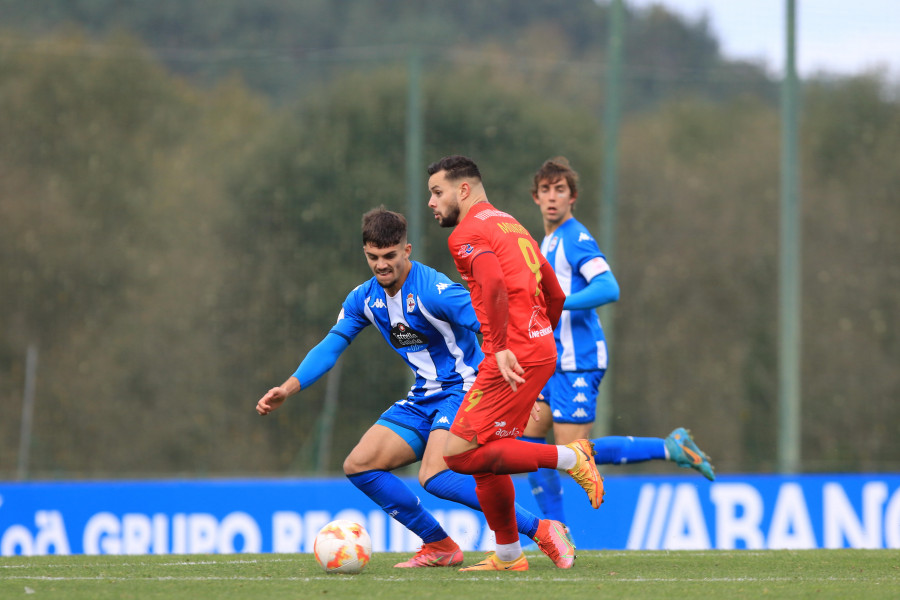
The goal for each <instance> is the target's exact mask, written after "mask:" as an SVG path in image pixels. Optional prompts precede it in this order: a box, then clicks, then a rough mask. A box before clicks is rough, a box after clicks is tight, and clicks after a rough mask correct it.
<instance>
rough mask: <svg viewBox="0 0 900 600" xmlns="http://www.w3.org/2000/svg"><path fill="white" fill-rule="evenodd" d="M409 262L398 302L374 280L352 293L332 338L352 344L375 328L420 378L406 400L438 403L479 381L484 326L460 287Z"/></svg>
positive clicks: (466, 294) (419, 264) (420, 265)
mask: <svg viewBox="0 0 900 600" xmlns="http://www.w3.org/2000/svg"><path fill="white" fill-rule="evenodd" d="M411 262H412V268H411V269H410V271H409V275H407V277H406V281H405V282H404V283H403V286H402V288H401V289H400V291H399V292H397V294H396V296H394V297H389V296H388V295H387V293H386V292H385V290H384V288H383V287H381V286H380V285H379V284H378V281H377V280H376V279H375V278H374V277H373V278H372V279H370V280H369V281H367V282H366V283H363V284H361V285H359V286H357V288H356V289H354V290H353V291H352V292H350V294H348V296H347V299H346V300H345V301H344V304H343V306H342V308H341V313H340V315H339V316H338V321H337V323H335V325H334V327H332V328H331V332H330V333H336V334H337V335H340V336H342V337H344V338H345V339H346V340H347V341H348V342H350V341H352V340H353V339H354V338H355V337H356V335H357V334H358V333H359V332H360V331H362V330H363V329H365V328H366V326H368V325H374V326H375V327H376V328H378V331H379V332H381V335H382V336H383V337H384V339H385V341H387V343H388V344H389V345H390V346H391V347H392V348H393V349H394V351H395V352H396V353H397V354H399V355H400V357H401V358H402V359H403V360H405V361H406V364H408V365H409V368H410V369H412V370H413V373H414V374H415V376H416V380H415V383H414V384H413V386H412V387H411V388H410V390H409V393H408V394H407V399H408V400H410V401H413V402H416V403H417V404H421V403H424V402H438V401H440V400H443V399H444V398H445V397H446V394H444V393H442V392H443V391H445V390H451V389H455V390H457V391H458V389H459V388H460V386H461V387H462V389H463V390H468V389H469V388H470V387H471V386H472V383H473V382H474V381H475V375H476V374H477V372H478V365H479V364H481V361H482V359H483V358H484V354H483V353H482V352H481V346H480V345H479V344H478V337H477V335H476V332H478V330H479V329H480V327H481V326H480V324H479V322H478V319H477V317H476V316H475V311H474V309H473V308H472V301H471V299H470V298H469V292H468V291H467V290H466V289H465V288H464V287H463V286H462V285H460V284H458V283H454V282H453V281H451V280H450V279H449V278H448V277H447V276H446V275H444V274H443V273H440V272H438V271H435V270H434V269H432V268H431V267H428V266H426V265H423V264H422V263H419V262H416V261H411Z"/></svg>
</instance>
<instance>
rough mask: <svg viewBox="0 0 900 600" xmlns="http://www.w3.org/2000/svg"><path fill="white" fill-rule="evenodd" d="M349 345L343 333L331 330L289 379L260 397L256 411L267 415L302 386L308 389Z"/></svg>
mask: <svg viewBox="0 0 900 600" xmlns="http://www.w3.org/2000/svg"><path fill="white" fill-rule="evenodd" d="M349 345H350V342H349V340H347V339H346V338H344V337H343V336H342V335H338V334H336V333H331V332H329V333H328V335H326V336H325V339H324V340H322V341H321V342H319V343H318V344H317V345H316V346H315V347H314V348H313V349H312V350H310V351H309V354H307V355H306V358H304V359H303V361H302V362H301V363H300V366H299V367H297V370H296V371H295V372H294V374H293V375H292V376H290V377H288V380H287V381H285V382H284V383H282V384H281V385H280V386H279V387H274V388H272V389H270V390H269V391H268V392H266V394H265V395H264V396H263V397H262V398H260V399H259V402H257V403H256V412H258V413H259V414H260V415H263V416H265V415H267V414H269V413H270V412H272V411H273V410H275V409H276V408H278V407H279V406H281V405H282V404H284V401H285V400H286V399H287V397H288V396H290V395H291V394H296V393H297V392H299V391H300V389H301V388H302V389H306V388H308V387H309V386H311V385H312V384H313V383H314V382H315V381H317V380H318V379H319V378H320V377H321V376H322V375H324V374H325V373H327V372H328V370H329V369H331V367H333V366H334V364H335V363H336V362H337V359H338V357H339V356H340V355H341V353H342V352H343V351H344V350H346V349H347V346H349Z"/></svg>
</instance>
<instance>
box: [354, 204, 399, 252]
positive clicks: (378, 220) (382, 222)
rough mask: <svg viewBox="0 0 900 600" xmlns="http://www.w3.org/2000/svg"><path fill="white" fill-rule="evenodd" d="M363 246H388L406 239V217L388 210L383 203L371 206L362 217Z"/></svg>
mask: <svg viewBox="0 0 900 600" xmlns="http://www.w3.org/2000/svg"><path fill="white" fill-rule="evenodd" d="M362 238H363V246H365V245H366V244H371V245H373V246H375V247H376V248H389V247H391V246H396V245H397V244H400V243H403V242H405V241H406V217H404V216H403V215H401V214H400V213H398V212H394V211H392V210H388V209H386V208H385V207H384V204H382V205H381V206H379V207H378V208H373V209H372V210H370V211H369V212H367V213H366V214H364V215H363V218H362Z"/></svg>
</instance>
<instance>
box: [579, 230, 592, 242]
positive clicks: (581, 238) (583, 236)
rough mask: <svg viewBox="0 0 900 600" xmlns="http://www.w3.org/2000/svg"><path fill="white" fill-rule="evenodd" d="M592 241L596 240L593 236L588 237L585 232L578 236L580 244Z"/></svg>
mask: <svg viewBox="0 0 900 600" xmlns="http://www.w3.org/2000/svg"><path fill="white" fill-rule="evenodd" d="M592 239H594V238H592V237H591V236H589V235H588V234H587V233H585V232H584V231H582V232H581V233H579V234H578V241H579V242H584V241H586V240H592Z"/></svg>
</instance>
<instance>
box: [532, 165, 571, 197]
mask: <svg viewBox="0 0 900 600" xmlns="http://www.w3.org/2000/svg"><path fill="white" fill-rule="evenodd" d="M563 177H565V179H566V183H568V184H569V190H571V192H572V197H573V198H576V197H578V173H576V172H575V169H573V168H572V167H571V166H569V159H567V158H566V157H565V156H557V157H555V158H551V159H548V160H545V161H544V164H542V165H541V168H540V169H538V170H537V173H535V174H534V180H533V181H532V182H531V195H532V196H535V195H537V191H538V184H539V183H540V182H541V181H543V180H544V179H546V180H547V181H549V182H550V183H556V182H557V181H559V180H560V179H562V178H563Z"/></svg>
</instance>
